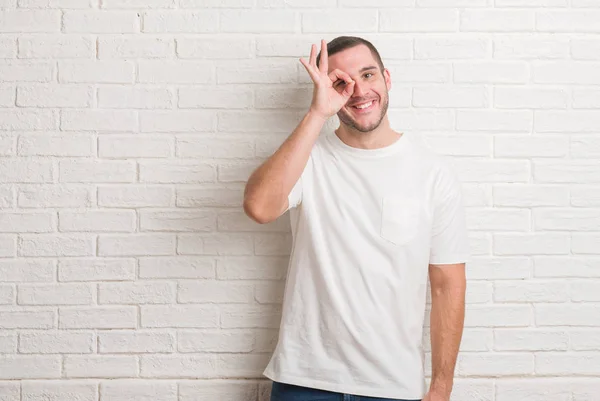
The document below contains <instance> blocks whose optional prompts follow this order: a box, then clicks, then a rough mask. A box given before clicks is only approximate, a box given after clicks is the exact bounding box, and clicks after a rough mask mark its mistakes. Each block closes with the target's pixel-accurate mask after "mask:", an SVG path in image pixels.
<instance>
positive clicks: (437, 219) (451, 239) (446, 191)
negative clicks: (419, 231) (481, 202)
mask: <svg viewBox="0 0 600 401" xmlns="http://www.w3.org/2000/svg"><path fill="white" fill-rule="evenodd" d="M434 203H435V206H434V213H433V225H432V237H431V250H430V254H429V263H430V264H457V263H466V262H467V261H468V259H469V256H470V255H469V240H468V234H467V228H466V218H465V209H464V205H463V199H462V186H461V183H460V181H459V179H458V177H457V174H456V173H455V171H454V170H453V169H452V168H451V167H450V166H449V165H444V166H443V167H442V168H441V170H440V172H439V174H438V178H437V181H436V184H435V190H434Z"/></svg>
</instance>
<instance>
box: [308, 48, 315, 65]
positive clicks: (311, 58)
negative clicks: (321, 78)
mask: <svg viewBox="0 0 600 401" xmlns="http://www.w3.org/2000/svg"><path fill="white" fill-rule="evenodd" d="M309 61H310V65H312V66H313V67H315V68H317V46H315V45H311V46H310V59H309Z"/></svg>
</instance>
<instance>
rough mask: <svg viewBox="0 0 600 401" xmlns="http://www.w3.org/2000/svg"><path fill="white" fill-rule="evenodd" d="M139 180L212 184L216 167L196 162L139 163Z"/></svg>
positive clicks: (145, 181) (144, 181) (215, 176)
mask: <svg viewBox="0 0 600 401" xmlns="http://www.w3.org/2000/svg"><path fill="white" fill-rule="evenodd" d="M139 168H140V178H139V181H140V182H143V183H148V182H153V183H163V184H164V183H186V184H197V183H199V182H214V181H215V180H216V178H217V171H216V167H215V166H214V165H212V164H208V163H198V162H196V161H178V162H177V163H166V162H140V163H139Z"/></svg>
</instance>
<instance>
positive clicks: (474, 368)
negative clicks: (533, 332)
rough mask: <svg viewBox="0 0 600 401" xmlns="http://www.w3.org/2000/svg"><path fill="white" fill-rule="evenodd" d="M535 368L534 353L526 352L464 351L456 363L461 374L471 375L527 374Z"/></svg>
mask: <svg viewBox="0 0 600 401" xmlns="http://www.w3.org/2000/svg"><path fill="white" fill-rule="evenodd" d="M533 369H534V359H533V355H530V354H525V353H500V352H498V353H493V354H491V353H488V354H483V353H478V354H473V353H462V354H461V355H460V356H459V357H458V361H457V365H456V370H457V373H458V374H459V375H468V376H471V377H477V376H510V375H515V374H519V375H527V374H532V373H533Z"/></svg>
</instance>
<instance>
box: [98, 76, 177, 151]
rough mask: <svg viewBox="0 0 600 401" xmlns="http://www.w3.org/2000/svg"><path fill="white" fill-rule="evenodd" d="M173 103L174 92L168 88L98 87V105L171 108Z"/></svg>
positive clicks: (127, 107) (121, 107) (131, 107)
mask: <svg viewBox="0 0 600 401" xmlns="http://www.w3.org/2000/svg"><path fill="white" fill-rule="evenodd" d="M173 103H174V100H173V92H172V91H171V90H169V89H167V88H164V89H163V88H137V87H136V88H132V87H122V86H107V87H100V88H98V106H99V107H101V108H120V109H170V108H172V107H173ZM138 145H139V144H138Z"/></svg>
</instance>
